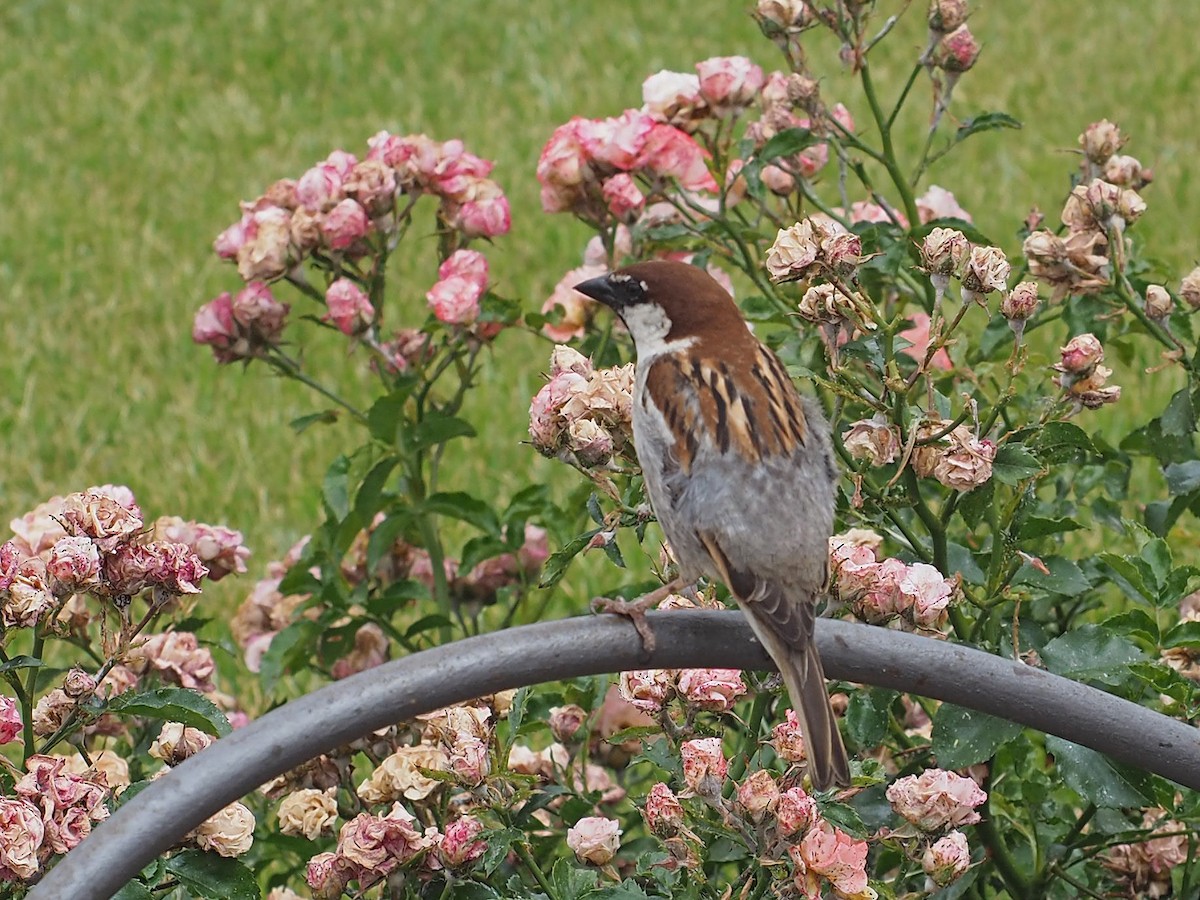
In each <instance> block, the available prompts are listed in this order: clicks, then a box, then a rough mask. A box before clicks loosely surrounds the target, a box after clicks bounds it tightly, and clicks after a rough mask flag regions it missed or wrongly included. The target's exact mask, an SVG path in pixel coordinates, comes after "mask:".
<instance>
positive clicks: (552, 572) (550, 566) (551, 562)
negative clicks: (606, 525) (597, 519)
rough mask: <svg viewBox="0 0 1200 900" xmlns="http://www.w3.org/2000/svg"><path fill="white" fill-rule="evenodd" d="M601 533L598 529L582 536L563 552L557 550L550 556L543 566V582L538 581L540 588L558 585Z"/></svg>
mask: <svg viewBox="0 0 1200 900" xmlns="http://www.w3.org/2000/svg"><path fill="white" fill-rule="evenodd" d="M599 533H600V529H598V528H596V529H593V530H591V531H588V532H585V533H584V534H581V535H580V536H579V537H577V538H575V540H573V541H571V542H570V543H568V544H567V545H566V546H564V547H563V548H562V549H561V550H556V551H555V552H554V553H551V554H550V558H549V559H547V560H546V564H545V565H544V566H542V576H541V580H540V581H538V587H540V588H548V587H553V586H554V585H556V584H558V582H559V581H560V580H561V579H562V577H563V575H565V574H566V572H567V567H568V566H569V565H570V564H571V560H573V559H574V558H575V557H576V556H578V555H579V554H580V553H582V552H583V550H584V548H586V547H587V545H588V544H589V543H590V542H591V540H592V538H593V537H595V536H596V535H597V534H599Z"/></svg>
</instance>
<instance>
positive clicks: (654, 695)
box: [617, 669, 675, 713]
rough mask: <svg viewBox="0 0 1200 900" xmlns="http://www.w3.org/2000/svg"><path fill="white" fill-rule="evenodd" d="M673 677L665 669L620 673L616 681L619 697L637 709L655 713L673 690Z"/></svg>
mask: <svg viewBox="0 0 1200 900" xmlns="http://www.w3.org/2000/svg"><path fill="white" fill-rule="evenodd" d="M674 680H675V679H674V677H673V676H672V673H670V672H668V671H667V670H666V669H641V670H637V671H633V672H622V673H621V675H620V677H619V678H618V681H617V686H618V689H619V690H620V692H621V696H622V697H623V698H624V699H626V700H628V701H629V702H630V703H632V704H633V705H634V706H636V707H637V708H638V709H640V710H642V711H644V712H648V713H656V712H658V711H659V710H660V709H662V707H663V703H665V702H666V699H667V695H668V693H669V692H670V691H672V690H673V689H674Z"/></svg>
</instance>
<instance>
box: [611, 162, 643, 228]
mask: <svg viewBox="0 0 1200 900" xmlns="http://www.w3.org/2000/svg"><path fill="white" fill-rule="evenodd" d="M600 191H601V194H602V195H603V196H604V202H605V204H606V205H607V206H608V211H609V212H610V213H612V215H613V218H614V219H617V220H619V221H622V222H633V221H635V220H636V219H637V217H638V214H639V213H640V212H641V211H642V208H643V207H644V206H645V205H646V198H645V196H644V195H643V194H642V192H641V190H640V189H639V188H638V186H637V183H636V182H635V181H634V180H633V177H632V176H630V175H628V174H626V173H624V172H622V173H620V174H617V175H613V176H612V177H611V178H606V179H605V180H604V183H603V184H602V185H601V187H600Z"/></svg>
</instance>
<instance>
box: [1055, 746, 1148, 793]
mask: <svg viewBox="0 0 1200 900" xmlns="http://www.w3.org/2000/svg"><path fill="white" fill-rule="evenodd" d="M1046 750H1047V751H1048V752H1049V753H1050V754H1052V755H1053V756H1054V767H1055V768H1056V769H1057V770H1058V773H1059V774H1060V775H1061V776H1062V780H1063V781H1065V782H1066V783H1067V786H1068V787H1070V788H1071V789H1072V790H1074V791H1075V792H1076V793H1077V794H1079V796H1081V797H1082V798H1083V799H1084V800H1086V801H1088V802H1089V803H1094V804H1096V806H1100V807H1109V808H1115V807H1129V806H1136V807H1141V806H1145V805H1146V803H1147V798H1146V797H1145V796H1143V794H1142V793H1141V791H1139V790H1138V789H1137V788H1135V787H1134V786H1133V785H1132V784H1130V783H1129V781H1128V780H1127V779H1126V778H1125V776H1124V775H1123V774H1122V773H1121V771H1120V770H1119V769H1118V767H1117V765H1116V764H1115V763H1113V762H1112V760H1110V759H1109V758H1108V757H1107V756H1104V755H1103V754H1101V753H1097V752H1096V751H1095V750H1091V749H1089V748H1087V747H1081V746H1079V744H1074V743H1072V742H1071V741H1064V740H1063V739H1062V738H1059V737H1054V736H1053V735H1049V734H1048V735H1046Z"/></svg>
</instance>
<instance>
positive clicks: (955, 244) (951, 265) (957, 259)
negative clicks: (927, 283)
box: [921, 228, 971, 293]
mask: <svg viewBox="0 0 1200 900" xmlns="http://www.w3.org/2000/svg"><path fill="white" fill-rule="evenodd" d="M970 253H971V242H970V241H968V240H967V236H966V235H965V234H963V233H962V232H961V231H958V230H957V229H954V228H934V229H933V230H932V231H930V232H929V234H927V235H925V240H924V241H923V242H922V243H921V268H922V270H923V271H924V272H925V273H926V274H927V275H929V277H930V280H931V281H932V282H933V285H934V287H935V288H937V289H938V290H939V291H940V292H942V293H945V290H946V286H947V285H948V284H949V283H950V276H951V275H953V274H954V273H955V272H957V271H958V270H959V268H960V267H961V266H962V264H963V261H964V260H965V259H966V258H967V257H968V256H969V255H970ZM939 281H940V283H939Z"/></svg>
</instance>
